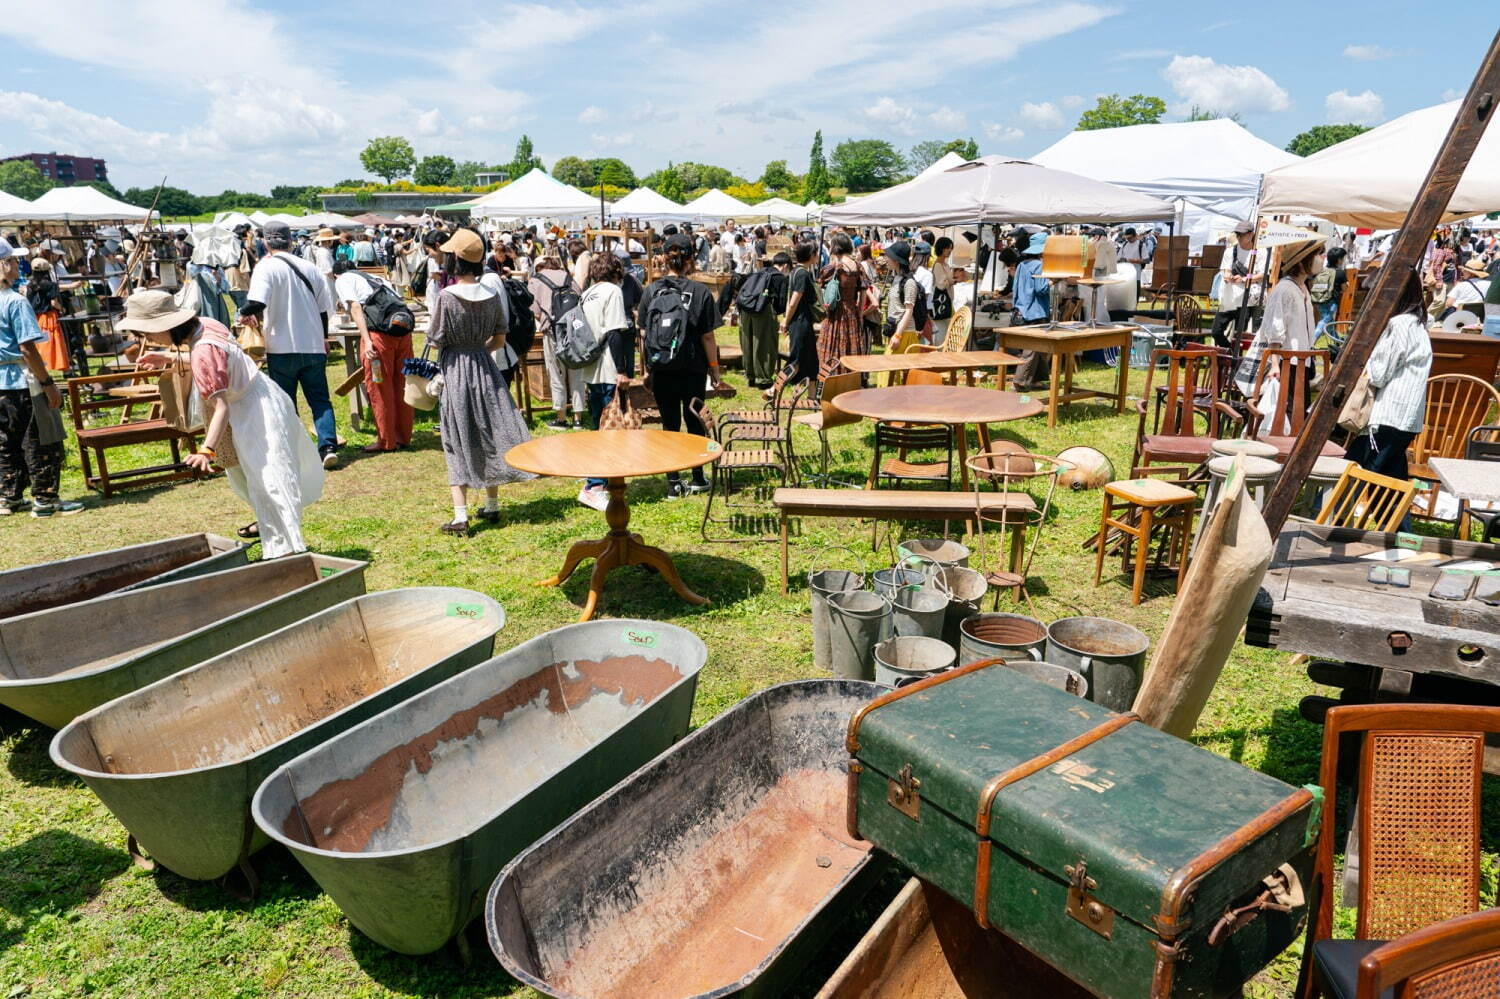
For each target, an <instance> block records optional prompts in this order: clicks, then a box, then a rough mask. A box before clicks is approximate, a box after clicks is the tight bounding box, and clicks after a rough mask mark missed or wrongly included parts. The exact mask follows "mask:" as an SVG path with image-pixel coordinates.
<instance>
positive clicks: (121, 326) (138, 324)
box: [115, 289, 198, 333]
mask: <svg viewBox="0 0 1500 999" xmlns="http://www.w3.org/2000/svg"><path fill="white" fill-rule="evenodd" d="M196 318H198V313H197V312H196V311H194V310H193V309H183V308H179V307H178V305H177V302H176V301H175V300H174V299H173V298H172V293H171V292H167V291H159V290H156V289H150V290H147V291H138V292H136V293H135V294H134V295H131V296H130V297H129V298H127V299H125V318H123V319H120V320H118V321H117V322H116V323H115V329H117V330H126V331H134V332H136V333H164V332H166V331H167V330H170V329H176V328H177V327H178V326H181V325H182V324H183V323H185V322H187V321H188V320H189V319H196Z"/></svg>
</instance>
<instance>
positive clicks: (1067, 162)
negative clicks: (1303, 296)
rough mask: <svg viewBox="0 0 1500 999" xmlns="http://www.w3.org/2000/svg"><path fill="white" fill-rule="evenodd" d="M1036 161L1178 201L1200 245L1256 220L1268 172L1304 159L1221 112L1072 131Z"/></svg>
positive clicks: (1184, 223) (1183, 227)
mask: <svg viewBox="0 0 1500 999" xmlns="http://www.w3.org/2000/svg"><path fill="white" fill-rule="evenodd" d="M1031 161H1032V162H1033V163H1039V164H1041V165H1042V166H1045V167H1051V168H1053V169H1055V170H1067V171H1069V172H1071V173H1076V174H1081V175H1082V176H1084V177H1092V178H1094V179H1095V180H1102V181H1105V182H1107V183H1110V184H1118V185H1119V186H1120V187H1126V188H1129V189H1130V190H1132V191H1136V192H1138V193H1140V194H1147V195H1151V196H1152V197H1156V198H1163V199H1165V200H1168V201H1175V202H1178V204H1179V207H1180V208H1181V217H1180V218H1179V220H1178V222H1179V225H1178V227H1177V228H1178V232H1179V233H1180V234H1185V235H1187V236H1188V238H1189V242H1190V243H1191V245H1192V246H1194V247H1199V246H1202V245H1203V244H1204V243H1207V242H1211V241H1212V240H1214V239H1216V238H1217V237H1218V236H1219V235H1220V234H1222V233H1224V232H1228V231H1230V230H1232V229H1233V228H1234V225H1235V223H1236V222H1242V221H1245V220H1247V219H1253V218H1254V217H1255V212H1256V202H1257V200H1258V198H1259V195H1260V185H1261V178H1262V177H1263V176H1264V175H1265V174H1266V173H1267V172H1269V171H1271V170H1274V169H1276V168H1278V167H1283V166H1286V165H1287V164H1290V163H1296V162H1299V161H1300V157H1298V156H1295V155H1293V154H1292V153H1289V152H1286V151H1285V150H1283V149H1277V148H1276V147H1275V146H1273V145H1271V144H1270V143H1269V142H1266V141H1264V140H1263V139H1259V138H1256V137H1255V136H1254V135H1252V134H1251V133H1250V132H1248V131H1246V130H1245V129H1244V128H1241V127H1240V126H1239V125H1237V124H1235V123H1234V122H1232V121H1230V120H1229V119H1227V118H1218V119H1215V120H1213V121H1178V122H1167V123H1164V124H1157V125H1128V126H1125V127H1123V128H1106V129H1096V130H1089V131H1083V132H1070V133H1068V134H1067V135H1066V136H1064V137H1063V138H1062V139H1060V140H1058V141H1057V142H1056V143H1054V144H1053V145H1051V146H1049V147H1048V148H1047V149H1045V150H1043V151H1042V152H1040V153H1038V154H1037V155H1035V156H1033V157H1032V158H1031Z"/></svg>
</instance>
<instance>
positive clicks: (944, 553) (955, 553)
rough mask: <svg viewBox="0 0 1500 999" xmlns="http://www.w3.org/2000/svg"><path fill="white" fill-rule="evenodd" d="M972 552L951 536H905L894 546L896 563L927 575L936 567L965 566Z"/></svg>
mask: <svg viewBox="0 0 1500 999" xmlns="http://www.w3.org/2000/svg"><path fill="white" fill-rule="evenodd" d="M972 554H973V552H971V551H969V546H968V545H966V544H963V543H962V542H958V541H954V540H953V539H952V538H907V539H906V540H905V541H903V542H901V543H900V544H899V545H897V546H896V555H897V559H896V561H897V564H899V565H904V566H907V567H908V568H912V569H916V568H920V569H923V570H924V571H925V572H927V573H928V574H929V575H931V573H932V572H933V571H935V570H937V569H951V568H953V567H954V566H963V567H965V568H967V567H968V565H969V556H970V555H972Z"/></svg>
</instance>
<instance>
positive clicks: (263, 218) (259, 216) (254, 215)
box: [249, 211, 271, 225]
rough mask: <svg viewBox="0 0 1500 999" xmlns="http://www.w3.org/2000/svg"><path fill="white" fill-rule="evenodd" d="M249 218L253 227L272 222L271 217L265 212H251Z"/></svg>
mask: <svg viewBox="0 0 1500 999" xmlns="http://www.w3.org/2000/svg"><path fill="white" fill-rule="evenodd" d="M249 217H250V222H251V224H253V225H265V224H266V223H267V222H269V221H271V216H269V215H267V214H266V213H265V212H260V211H255V212H251V213H250V216H249Z"/></svg>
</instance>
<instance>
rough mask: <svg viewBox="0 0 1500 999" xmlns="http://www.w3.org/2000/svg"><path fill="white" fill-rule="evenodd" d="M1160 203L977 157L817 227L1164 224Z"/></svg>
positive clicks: (826, 217) (831, 214)
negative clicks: (1158, 221) (1162, 222)
mask: <svg viewBox="0 0 1500 999" xmlns="http://www.w3.org/2000/svg"><path fill="white" fill-rule="evenodd" d="M1175 214H1176V210H1175V209H1174V208H1173V207H1172V205H1171V204H1169V203H1168V202H1166V201H1162V200H1161V199H1160V198H1153V197H1151V196H1150V195H1146V194H1137V193H1136V192H1135V191H1131V190H1128V189H1126V188H1123V187H1117V186H1116V185H1114V184H1106V183H1104V182H1103V181H1098V180H1090V179H1089V178H1087V177H1080V176H1078V175H1077V174H1073V173H1068V172H1066V171H1063V170H1051V169H1048V168H1047V167H1044V166H1039V165H1037V164H1035V163H1030V162H1027V161H1026V160H1012V159H1006V158H1004V157H1001V156H984V157H981V158H980V159H977V160H974V161H972V162H968V163H963V164H960V165H959V166H956V167H953V168H951V169H948V170H944V171H942V172H940V173H934V174H929V175H927V176H921V177H918V178H916V179H915V180H912V181H910V182H908V183H906V184H898V185H897V186H896V187H892V188H889V189H888V190H885V191H880V192H877V193H875V194H871V195H868V196H866V197H863V198H860V199H859V200H858V201H854V202H847V203H845V204H842V205H830V206H828V207H827V208H825V209H823V224H824V225H853V226H860V225H964V224H966V223H986V222H989V223H1002V222H1004V223H1014V222H1052V223H1058V224H1063V223H1082V222H1104V223H1113V222H1149V221H1157V220H1164V221H1165V220H1170V219H1172V218H1173V217H1174V216H1175Z"/></svg>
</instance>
